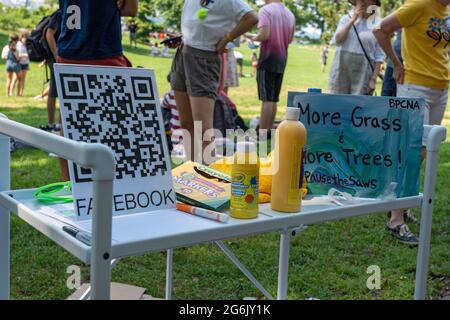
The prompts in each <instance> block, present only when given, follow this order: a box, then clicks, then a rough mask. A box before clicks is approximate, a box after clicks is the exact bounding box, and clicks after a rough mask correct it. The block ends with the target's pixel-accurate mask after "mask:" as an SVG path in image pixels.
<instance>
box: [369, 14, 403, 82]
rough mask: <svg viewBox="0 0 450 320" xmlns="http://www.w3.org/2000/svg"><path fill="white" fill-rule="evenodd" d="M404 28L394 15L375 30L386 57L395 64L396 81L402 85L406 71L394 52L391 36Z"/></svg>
mask: <svg viewBox="0 0 450 320" xmlns="http://www.w3.org/2000/svg"><path fill="white" fill-rule="evenodd" d="M401 27H402V26H401V25H400V22H399V21H398V19H397V17H396V16H395V15H394V14H391V15H390V16H388V17H386V18H385V19H383V21H382V22H381V24H380V26H379V27H378V28H376V29H374V30H373V34H374V35H375V38H377V40H378V43H379V44H380V46H381V48H382V49H383V50H384V52H385V53H386V55H387V56H388V57H389V58H390V59H391V60H392V63H393V64H394V79H395V80H396V81H397V83H399V84H402V83H403V80H404V69H403V64H402V62H401V61H400V58H399V57H398V56H397V54H396V53H395V51H394V48H393V47H392V43H391V35H392V34H393V33H394V32H395V31H396V30H398V29H400V28H401Z"/></svg>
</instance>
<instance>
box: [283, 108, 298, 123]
mask: <svg viewBox="0 0 450 320" xmlns="http://www.w3.org/2000/svg"><path fill="white" fill-rule="evenodd" d="M286 119H287V120H295V121H298V120H299V119H300V108H287V109H286Z"/></svg>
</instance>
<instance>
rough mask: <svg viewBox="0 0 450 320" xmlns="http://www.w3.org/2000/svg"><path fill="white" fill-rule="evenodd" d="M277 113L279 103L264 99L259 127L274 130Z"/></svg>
mask: <svg viewBox="0 0 450 320" xmlns="http://www.w3.org/2000/svg"><path fill="white" fill-rule="evenodd" d="M276 115H277V103H276V102H271V101H263V102H262V109H261V120H260V125H259V129H260V130H267V131H270V130H272V128H273V124H274V122H275V117H276Z"/></svg>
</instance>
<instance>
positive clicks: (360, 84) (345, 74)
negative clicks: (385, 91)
mask: <svg viewBox="0 0 450 320" xmlns="http://www.w3.org/2000/svg"><path fill="white" fill-rule="evenodd" d="M372 73H373V72H372V69H371V68H370V65H369V62H368V61H367V58H366V57H365V56H364V54H359V53H353V52H348V51H343V50H338V51H337V52H336V54H335V56H334V60H333V64H332V65H331V70H330V77H329V80H328V93H331V94H353V95H366V94H368V93H369V87H368V84H369V80H370V77H371V76H372Z"/></svg>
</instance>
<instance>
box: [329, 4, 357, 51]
mask: <svg viewBox="0 0 450 320" xmlns="http://www.w3.org/2000/svg"><path fill="white" fill-rule="evenodd" d="M361 15H362V10H361V9H360V8H358V9H355V13H354V14H353V16H352V17H351V19H350V21H349V22H348V23H347V25H346V26H345V27H344V28H343V29H342V30H340V31H339V32H336V35H335V39H336V43H337V44H341V43H343V42H345V40H347V37H348V34H349V32H350V30H351V29H352V27H353V24H354V23H355V22H356V20H358V18H359V17H360V16H361Z"/></svg>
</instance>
